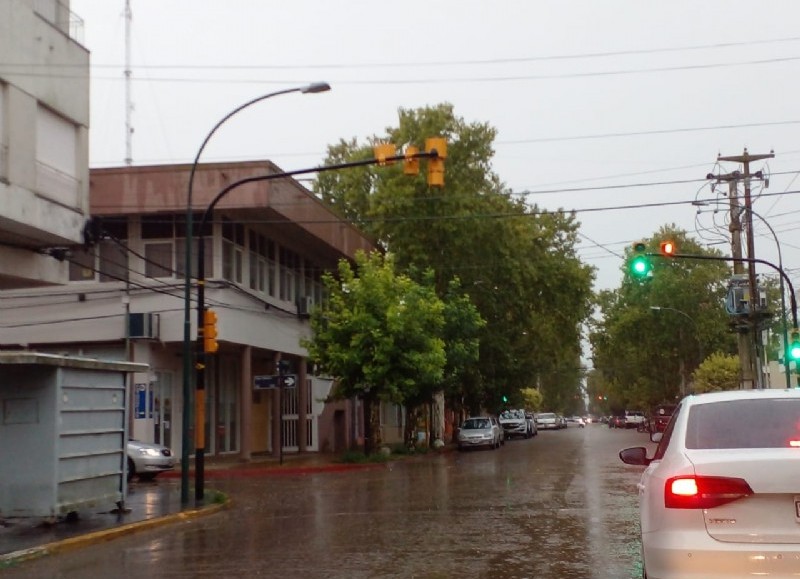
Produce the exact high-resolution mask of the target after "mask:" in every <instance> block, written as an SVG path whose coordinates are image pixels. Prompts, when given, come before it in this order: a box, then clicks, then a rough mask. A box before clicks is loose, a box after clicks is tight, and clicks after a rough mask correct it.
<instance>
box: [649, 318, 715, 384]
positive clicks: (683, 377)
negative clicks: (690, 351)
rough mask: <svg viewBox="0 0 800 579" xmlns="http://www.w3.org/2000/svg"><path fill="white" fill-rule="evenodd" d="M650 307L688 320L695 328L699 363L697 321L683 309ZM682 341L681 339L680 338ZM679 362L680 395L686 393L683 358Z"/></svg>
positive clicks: (700, 353) (701, 350)
mask: <svg viewBox="0 0 800 579" xmlns="http://www.w3.org/2000/svg"><path fill="white" fill-rule="evenodd" d="M650 309H651V310H653V311H654V312H660V311H661V310H667V311H670V312H675V313H678V314H680V315H682V316H683V317H684V318H686V319H687V320H689V321H690V322H691V323H692V325H693V326H694V328H695V338H696V339H697V351H698V354H699V355H700V359H699V360H698V361H697V363H698V364H700V363H701V362H702V361H703V345H702V344H701V343H700V338H699V337H698V336H697V322H695V321H694V318H693V317H691V316H690V315H689V314H687V313H686V312H684V311H683V310H679V309H678V308H670V307H667V306H650ZM681 341H682V340H681ZM680 362H681V396H685V395H686V376H685V370H686V369H685V368H684V367H683V366H684V363H683V358H681V360H680Z"/></svg>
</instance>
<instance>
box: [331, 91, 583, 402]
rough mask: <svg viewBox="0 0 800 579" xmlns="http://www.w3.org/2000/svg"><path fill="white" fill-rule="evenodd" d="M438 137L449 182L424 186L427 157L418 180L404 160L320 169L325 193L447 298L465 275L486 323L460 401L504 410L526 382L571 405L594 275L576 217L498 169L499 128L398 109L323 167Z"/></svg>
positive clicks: (464, 284) (402, 267) (443, 109)
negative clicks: (385, 146)
mask: <svg viewBox="0 0 800 579" xmlns="http://www.w3.org/2000/svg"><path fill="white" fill-rule="evenodd" d="M433 136H442V137H445V138H446V139H447V142H448V156H447V160H446V164H445V166H446V168H445V185H444V187H443V188H434V187H429V186H428V185H427V183H426V179H425V175H424V173H425V167H424V162H423V167H422V171H421V173H422V174H420V175H419V176H417V177H410V176H408V175H405V174H403V171H402V168H401V167H400V166H399V165H394V166H381V167H378V166H365V167H360V168H357V169H353V170H348V171H341V172H336V173H333V172H330V173H324V174H320V175H319V177H318V180H317V183H316V191H317V193H318V194H319V195H320V197H321V198H322V199H323V200H324V201H325V202H327V203H329V204H330V205H331V206H333V207H334V208H336V209H337V210H338V211H339V212H340V213H341V214H343V215H345V216H346V217H348V218H349V219H351V220H352V221H353V222H354V223H356V224H358V225H359V226H360V227H361V228H362V229H363V230H364V231H365V232H367V233H368V234H370V235H372V236H373V237H374V238H375V239H376V240H377V241H378V243H379V244H380V246H381V247H383V248H384V250H386V251H388V252H390V253H391V255H392V256H393V259H394V262H395V264H396V267H397V269H398V271H399V272H402V273H403V274H405V275H408V276H410V277H411V278H413V279H415V280H417V281H420V277H419V276H420V275H422V274H423V272H432V275H433V286H434V288H435V290H436V293H437V295H439V296H440V298H441V299H443V300H445V301H446V302H448V303H449V300H450V297H448V292H449V288H450V283H451V282H452V280H454V279H458V280H460V282H459V283H460V287H461V288H463V292H462V293H463V295H466V296H468V297H469V301H470V303H471V304H472V305H473V306H474V307H475V308H476V311H477V313H478V314H479V316H480V318H481V319H482V320H484V321H485V324H482V326H481V327H480V328H473V329H474V330H476V332H475V336H476V337H477V345H478V351H479V354H480V363H479V364H477V365H476V367H474V368H473V371H471V372H468V373H466V374H465V375H462V376H461V379H460V386H461V391H459V384H458V383H457V381H455V380H451V381H450V383H449V385H448V386H447V388H446V392H447V396H448V399H449V402H450V404H451V406H453V407H456V408H458V407H460V406H462V405H463V406H466V407H467V409H468V410H471V411H477V410H480V409H483V408H486V409H490V410H497V409H499V407H500V400H501V397H502V396H503V395H508V396H510V397H511V398H512V402H522V394H521V392H520V391H521V389H523V388H527V387H535V388H538V389H540V390H541V391H542V393H543V394H544V398H545V400H544V402H543V404H544V406H546V407H549V408H552V409H553V410H561V411H565V410H566V409H567V408H566V407H567V406H569V405H571V404H574V401H575V400H576V397H577V396H578V395H579V393H580V390H581V379H582V370H581V364H580V351H581V350H580V339H581V327H582V323H583V322H584V321H585V320H586V318H587V317H588V315H589V314H590V310H591V284H592V280H593V275H594V273H593V270H592V269H591V268H590V267H588V266H586V265H585V264H583V263H582V262H581V261H580V259H579V258H578V257H577V255H576V251H575V245H576V241H577V231H578V226H579V223H578V222H577V220H576V218H575V215H574V214H572V213H567V212H564V211H562V210H555V211H544V210H541V209H539V208H538V207H537V206H536V205H531V204H528V203H526V202H525V201H524V199H518V198H513V197H512V195H511V192H510V191H508V190H507V189H506V188H505V186H504V185H503V184H502V182H501V181H500V179H499V178H498V176H497V175H495V174H494V173H493V172H492V170H491V167H492V157H493V155H494V150H493V142H494V139H495V136H496V131H495V129H493V128H492V127H490V126H489V125H488V124H485V123H468V122H466V121H464V120H463V119H462V118H459V117H457V116H456V115H455V114H454V112H453V107H452V106H451V105H449V104H442V105H438V106H433V107H423V108H420V109H415V110H407V109H400V111H399V122H398V125H397V126H396V127H388V128H387V129H386V131H385V133H384V134H383V135H375V136H372V137H369V138H368V139H367V142H366V143H364V144H360V143H358V141H357V140H355V139H351V140H341V141H340V142H339V143H337V144H335V145H332V146H331V147H329V150H328V159H327V161H326V162H327V163H341V162H346V161H353V160H358V159H366V158H369V157H370V156H371V155H372V146H373V145H375V144H377V143H386V142H389V143H394V144H396V145H397V146H404V145H407V144H413V145H416V146H417V147H419V148H420V149H421V150H422V149H423V148H424V142H425V138H426V137H433ZM468 333H469V332H468ZM447 341H448V343H449V340H447ZM455 353H456V350H455V349H453V350H452V351H451V354H453V355H455Z"/></svg>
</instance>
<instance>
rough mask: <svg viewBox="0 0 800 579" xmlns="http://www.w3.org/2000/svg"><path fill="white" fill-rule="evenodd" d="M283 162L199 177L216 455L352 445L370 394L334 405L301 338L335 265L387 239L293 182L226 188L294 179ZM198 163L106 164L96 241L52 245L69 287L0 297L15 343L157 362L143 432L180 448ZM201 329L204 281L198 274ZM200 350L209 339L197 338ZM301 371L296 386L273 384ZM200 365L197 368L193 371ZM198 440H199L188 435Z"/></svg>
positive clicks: (96, 186)
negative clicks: (212, 340) (283, 367)
mask: <svg viewBox="0 0 800 579" xmlns="http://www.w3.org/2000/svg"><path fill="white" fill-rule="evenodd" d="M279 172H280V169H279V168H278V167H276V166H275V165H273V164H272V163H269V162H248V163H225V164H201V165H200V166H199V167H198V169H197V172H196V174H195V180H194V186H193V204H192V205H193V211H192V214H193V233H194V234H193V236H192V245H193V247H194V250H193V251H192V255H193V272H192V276H194V275H196V265H197V264H196V259H197V254H198V252H197V247H198V245H197V244H198V238H199V237H200V236H201V234H202V238H203V239H204V247H205V260H204V261H205V266H204V269H205V278H206V284H205V303H206V305H207V307H209V308H211V309H213V310H214V311H215V312H216V314H217V317H218V322H217V328H218V336H217V341H218V343H219V351H218V352H217V353H216V354H213V355H210V356H208V358H209V360H208V367H207V371H206V374H205V376H206V425H205V428H206V433H205V434H206V437H205V440H206V453H207V454H209V455H236V456H239V457H241V458H244V459H249V458H250V457H252V456H253V455H254V454H260V453H272V454H275V453H280V452H284V451H286V452H293V451H317V450H319V451H337V452H340V451H343V450H345V449H346V448H349V447H351V446H353V445H354V444H355V443H356V442H357V441H358V439H359V437H360V432H361V427H360V417H359V416H358V414H359V411H358V401H355V400H350V401H342V402H331V403H326V402H325V400H326V398H327V397H328V395H329V394H330V390H331V381H330V380H328V379H325V378H324V377H320V376H316V375H314V371H313V368H310V367H309V365H308V364H307V362H306V351H305V349H304V348H303V347H302V345H301V344H302V340H303V339H304V338H307V337H309V336H310V325H309V322H308V315H309V311H310V309H311V308H312V307H314V304H317V303H319V302H320V300H322V299H323V287H322V283H321V277H322V274H323V273H324V272H326V271H333V270H335V269H336V266H337V264H338V262H339V260H340V259H352V258H353V257H354V255H355V253H356V252H357V251H359V250H363V251H372V250H373V249H375V248H374V245H373V244H372V242H371V241H370V240H369V239H368V238H366V237H365V236H364V235H363V234H362V233H360V232H359V231H358V230H357V229H356V228H355V227H353V226H352V225H351V224H350V223H348V222H347V221H345V220H343V219H341V218H339V217H338V216H337V215H336V214H335V213H333V212H332V211H331V210H329V209H328V208H327V207H325V206H324V205H323V204H322V203H321V202H320V201H319V200H318V199H317V198H316V197H315V196H314V195H313V194H312V193H311V192H310V191H308V190H307V189H305V188H304V187H303V186H302V185H301V184H300V183H298V182H297V181H294V180H291V179H280V180H271V181H262V182H258V183H249V184H247V185H244V186H242V187H240V188H234V189H233V190H231V192H230V194H228V195H227V196H226V197H225V198H223V199H222V200H221V201H220V203H219V204H218V205H217V207H216V209H215V211H214V212H213V213H212V214H211V219H210V220H208V222H207V223H205V224H201V220H202V218H201V216H202V214H203V212H204V208H206V207H208V205H209V204H210V203H211V201H212V199H214V197H215V196H216V195H217V194H218V193H219V192H220V191H222V190H223V189H225V188H226V187H229V186H230V185H231V184H234V183H236V182H238V181H241V180H246V179H249V178H251V177H253V176H260V175H267V174H274V173H279ZM189 173H190V166H188V165H179V166H152V167H124V168H112V169H97V170H92V172H91V213H92V215H93V221H92V225H91V227H89V230H91V234H90V236H89V237H90V238H91V240H92V241H93V243H92V244H91V245H89V246H78V245H75V246H72V247H70V248H68V250H67V249H66V248H61V249H59V250H57V251H52V252H51V253H52V254H53V257H50V259H52V260H54V261H57V260H58V259H62V260H63V262H64V263H65V264H66V268H65V270H64V271H65V278H64V280H63V281H64V285H60V286H54V287H40V288H26V289H24V290H22V289H19V290H17V289H14V290H5V291H2V292H0V303H1V304H4V306H3V310H4V313H3V316H2V318H3V321H2V323H1V324H0V343H1V344H2V345H3V348H5V349H33V350H37V351H44V352H51V353H59V354H69V355H75V356H89V357H97V358H101V359H111V360H123V361H128V362H137V363H144V364H148V365H149V368H150V371H149V372H148V373H138V374H135V375H134V377H133V383H132V385H131V400H130V409H131V419H130V420H131V424H130V431H131V433H132V435H133V436H134V437H135V438H139V439H142V440H147V441H153V442H159V443H162V444H166V445H168V446H171V447H172V448H173V449H174V450H175V451H176V452H181V450H182V445H183V444H184V442H185V441H184V438H185V436H184V435H185V434H187V433H185V432H184V429H183V428H182V424H183V416H184V413H185V412H186V411H187V404H186V397H185V396H184V392H183V385H184V380H183V351H184V343H183V329H184V305H185V299H184V298H185V295H184V286H185V277H184V273H185V272H184V270H185V248H186V245H187V240H186V227H185V225H186V212H187V208H186V199H187V193H186V192H187V188H188V177H189ZM190 285H191V288H192V289H191V292H190V294H191V295H190V302H191V308H192V314H191V324H192V328H191V335H192V339H193V340H194V339H195V337H196V314H195V311H194V309H195V306H196V288H197V285H196V279H194V277H192V280H191V282H190ZM192 348H194V346H193V345H192ZM279 360H283V361H284V363H286V364H288V365H287V373H288V374H290V375H291V376H292V377H293V382H294V385H293V386H292V387H287V388H282V389H280V388H275V387H274V386H275V383H274V381H271V380H269V377H273V376H275V375H277V374H278V373H279V367H278V361H279ZM192 367H193V365H192ZM186 438H187V441H191V440H194V433H193V432H189V433H188V437H186Z"/></svg>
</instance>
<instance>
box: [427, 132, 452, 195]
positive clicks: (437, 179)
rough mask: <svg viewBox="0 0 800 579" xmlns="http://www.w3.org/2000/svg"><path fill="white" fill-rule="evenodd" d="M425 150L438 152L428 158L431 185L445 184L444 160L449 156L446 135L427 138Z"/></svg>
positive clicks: (429, 183) (429, 182)
mask: <svg viewBox="0 0 800 579" xmlns="http://www.w3.org/2000/svg"><path fill="white" fill-rule="evenodd" d="M425 151H426V152H427V153H432V152H434V151H435V152H436V156H435V157H430V158H429V159H428V185H430V186H431V187H443V186H444V160H445V159H446V158H447V139H445V138H444V137H430V138H428V139H425Z"/></svg>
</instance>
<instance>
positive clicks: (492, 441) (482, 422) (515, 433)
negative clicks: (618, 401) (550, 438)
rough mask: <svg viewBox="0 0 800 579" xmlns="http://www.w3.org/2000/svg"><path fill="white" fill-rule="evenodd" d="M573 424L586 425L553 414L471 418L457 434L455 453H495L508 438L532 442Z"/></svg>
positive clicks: (514, 412)
mask: <svg viewBox="0 0 800 579" xmlns="http://www.w3.org/2000/svg"><path fill="white" fill-rule="evenodd" d="M570 424H574V425H575V426H580V427H581V428H583V427H584V426H585V422H584V420H583V418H581V417H579V416H573V417H570V418H565V417H564V416H562V415H560V414H556V413H555V412H540V413H537V414H534V413H532V412H526V411H525V410H522V409H517V410H504V411H503V412H501V413H500V417H499V418H495V417H494V416H473V417H470V418H467V419H466V420H465V421H464V423H463V424H462V425H461V428H459V430H458V435H457V442H458V449H459V450H464V449H466V448H472V447H481V446H487V447H489V448H492V449H495V448H500V446H502V445H503V444H505V441H506V439H510V438H531V437H534V436H536V435H537V434H538V433H539V431H540V430H561V429H563V428H567V426H568V425H570Z"/></svg>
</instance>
